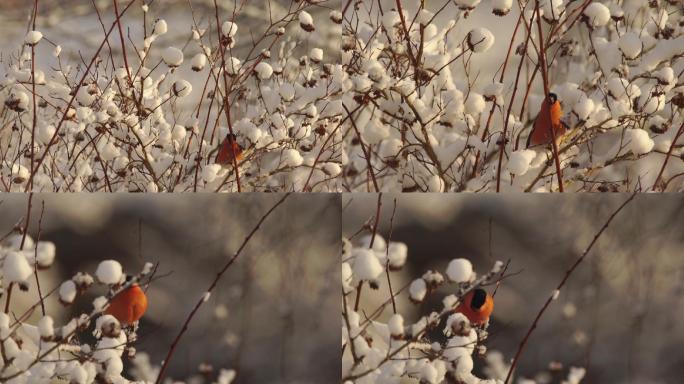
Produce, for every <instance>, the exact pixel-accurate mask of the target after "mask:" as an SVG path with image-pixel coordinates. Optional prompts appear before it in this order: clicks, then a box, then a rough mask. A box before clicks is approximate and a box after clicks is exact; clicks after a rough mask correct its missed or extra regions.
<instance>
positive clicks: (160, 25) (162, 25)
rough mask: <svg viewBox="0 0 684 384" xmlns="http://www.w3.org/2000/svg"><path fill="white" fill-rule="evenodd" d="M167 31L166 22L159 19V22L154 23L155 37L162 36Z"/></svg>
mask: <svg viewBox="0 0 684 384" xmlns="http://www.w3.org/2000/svg"><path fill="white" fill-rule="evenodd" d="M167 30H168V25H167V24H166V20H164V19H159V20H157V22H156V23H154V34H155V35H163V34H165V33H166V31H167Z"/></svg>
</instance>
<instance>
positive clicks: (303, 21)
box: [299, 11, 314, 32]
mask: <svg viewBox="0 0 684 384" xmlns="http://www.w3.org/2000/svg"><path fill="white" fill-rule="evenodd" d="M299 25H300V26H301V27H302V29H304V30H305V31H307V32H311V31H313V30H314V24H313V17H311V14H310V13H309V12H307V11H301V12H299Z"/></svg>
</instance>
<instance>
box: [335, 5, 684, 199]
mask: <svg viewBox="0 0 684 384" xmlns="http://www.w3.org/2000/svg"><path fill="white" fill-rule="evenodd" d="M345 5H346V6H345V7H344V13H343V17H344V21H343V37H342V39H343V43H342V62H343V66H344V74H345V78H344V81H343V83H342V84H343V96H342V107H343V108H344V109H345V112H344V121H343V131H344V132H345V137H344V138H345V143H346V145H345V146H344V156H343V165H344V170H343V172H344V175H345V177H344V180H343V186H344V190H352V191H376V190H377V191H433V190H444V191H508V190H512V191H533V192H534V191H557V190H561V191H562V190H567V191H633V190H653V191H665V190H667V191H681V190H684V178H682V175H684V162H683V161H682V156H683V155H684V152H683V150H682V147H683V145H684V138H682V133H684V113H683V108H684V85H683V84H682V81H683V80H684V77H682V76H683V73H684V55H683V54H684V27H683V26H682V25H684V23H683V21H684V8H682V7H681V3H680V2H677V1H636V0H628V1H617V0H601V1H592V0H584V1H567V0H553V1H537V0H529V1H522V2H512V1H491V2H480V1H465V0H463V1H460V0H459V1H454V2H448V1H445V2H425V1H380V2H375V1H373V2H351V1H350V2H345ZM520 7H522V9H521V8H520ZM548 93H554V94H555V95H556V97H557V98H558V100H559V101H560V103H561V107H562V112H563V113H562V115H561V119H560V122H559V123H560V124H563V125H567V127H568V128H569V129H568V131H567V133H566V134H564V135H563V134H560V133H559V134H558V135H559V137H557V138H556V140H555V141H554V140H549V143H548V144H546V145H536V146H531V147H530V148H529V149H527V148H526V141H527V138H528V137H529V136H530V134H531V131H532V127H533V123H534V121H535V119H537V118H538V117H539V116H541V118H546V116H545V115H542V112H543V113H548V112H546V110H544V111H541V112H540V110H541V104H542V100H543V99H544V98H545V95H546V94H548ZM560 124H558V126H559V127H560ZM546 130H547V132H548V133H550V132H549V127H548V125H547V126H546ZM552 142H553V143H552ZM435 179H437V181H436V180H435Z"/></svg>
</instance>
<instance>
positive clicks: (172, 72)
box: [0, 1, 345, 192]
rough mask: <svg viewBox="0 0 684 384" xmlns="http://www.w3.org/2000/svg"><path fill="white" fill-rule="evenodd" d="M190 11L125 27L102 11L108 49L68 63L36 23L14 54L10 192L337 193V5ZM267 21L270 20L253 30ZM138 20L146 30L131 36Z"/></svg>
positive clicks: (1, 175)
mask: <svg viewBox="0 0 684 384" xmlns="http://www.w3.org/2000/svg"><path fill="white" fill-rule="evenodd" d="M30 3H31V8H33V2H30ZM96 3H97V4H96ZM104 3H110V4H109V6H110V7H111V3H113V4H115V5H116V4H117V2H116V1H114V2H104ZM104 3H103V2H95V3H93V4H92V7H103V6H107V5H106V4H104ZM119 3H123V2H121V1H119ZM181 3H183V5H182V6H184V7H188V12H187V13H186V15H188V16H189V15H190V13H192V18H191V17H186V18H184V19H182V21H178V20H176V21H175V22H174V23H177V25H171V21H168V22H167V21H165V20H164V19H157V18H156V17H155V16H154V12H155V8H161V7H163V5H162V4H160V3H150V5H148V4H146V2H143V3H142V11H140V6H141V2H126V4H119V5H118V7H115V9H110V11H116V13H114V16H116V15H117V14H118V15H120V18H118V19H116V18H115V20H114V21H113V22H110V20H111V19H110V20H108V19H106V18H105V17H104V14H103V15H101V13H102V11H101V10H99V9H94V10H93V11H96V12H97V14H95V12H93V14H92V17H93V21H94V22H96V23H98V19H99V20H100V23H101V24H100V23H98V24H97V25H98V26H101V31H100V36H97V37H96V38H97V41H98V45H97V46H96V47H94V48H92V49H85V48H84V49H83V51H82V52H81V51H80V49H79V52H68V51H66V50H65V51H62V48H61V46H60V45H59V44H60V43H61V42H60V41H55V40H53V39H52V38H50V37H51V36H47V35H45V36H44V33H43V32H41V31H40V28H41V25H40V23H38V25H36V22H35V16H36V15H34V20H33V21H30V23H31V24H32V27H33V28H30V32H28V33H27V34H26V35H25V38H24V39H23V41H21V44H20V46H21V48H20V49H19V50H17V51H16V52H12V53H11V54H10V53H9V52H5V55H3V57H5V56H6V57H11V59H10V61H9V62H7V61H5V60H3V65H4V66H5V68H3V69H4V70H5V71H4V72H5V73H4V76H3V77H2V79H0V124H1V126H2V133H0V161H1V163H0V179H1V180H2V182H1V183H0V189H1V190H3V191H29V190H31V191H90V192H93V191H106V192H112V191H148V192H171V191H173V192H183V191H198V190H206V191H212V192H213V191H264V190H265V191H273V190H293V189H296V190H302V189H306V190H337V189H338V187H337V181H336V180H337V178H338V176H339V175H340V173H341V172H339V171H335V168H336V167H337V168H339V167H340V166H341V162H342V160H341V156H340V153H339V151H333V152H330V151H325V153H320V152H321V149H322V148H323V147H324V146H325V147H326V148H328V146H331V145H334V146H335V147H339V145H340V142H341V140H342V139H341V138H342V135H341V133H342V132H341V131H340V130H338V129H336V127H337V126H338V125H339V123H340V119H341V116H342V112H343V111H342V109H341V107H340V104H339V103H336V102H334V100H335V98H336V95H339V93H340V92H341V90H342V85H341V84H342V81H343V79H344V77H345V75H344V71H343V68H342V66H341V65H340V64H339V49H335V48H330V47H331V46H332V47H335V46H339V36H340V32H339V31H340V28H341V26H340V23H341V17H340V16H339V10H336V9H337V5H338V3H336V2H333V1H315V2H314V1H292V2H272V1H255V2H250V3H254V4H244V2H239V6H238V3H235V4H233V3H232V2H212V1H207V2H202V4H199V5H197V6H196V9H195V7H190V6H189V3H185V2H181ZM218 3H220V4H218ZM229 3H230V4H229ZM257 3H258V4H257ZM174 4H175V6H181V5H179V3H174ZM74 6H75V5H71V4H69V5H66V4H65V5H64V7H65V9H66V10H67V11H68V9H69V7H74ZM233 8H235V9H233ZM133 9H135V11H132V10H133ZM200 9H201V10H203V12H200ZM256 10H258V11H259V16H260V18H261V19H262V20H264V21H265V22H263V23H262V22H260V25H256V26H254V25H249V24H241V20H243V19H244V16H243V15H242V12H251V14H253V13H254V12H255V11H256ZM191 11H192V12H191ZM133 12H139V13H142V15H141V16H142V17H141V19H142V22H143V25H142V26H141V27H142V28H141V30H142V31H141V33H140V34H135V33H131V34H128V35H127V34H126V30H127V29H128V28H131V27H136V28H137V27H138V26H139V23H140V20H141V19H138V18H137V16H135V17H134V16H133V15H131V14H132V13H133ZM37 16H43V15H37ZM43 19H44V18H43ZM43 19H39V20H43ZM167 23H168V24H167ZM178 31H185V32H183V36H182V41H174V42H171V43H170V44H169V43H167V41H168V40H167V39H165V37H164V35H166V34H167V33H168V34H172V33H173V34H175V33H176V32H178ZM331 36H333V38H331ZM334 36H338V37H334ZM176 39H177V40H179V38H176ZM160 41H163V43H161V42H160ZM45 45H53V46H55V49H54V52H53V56H46V55H43V56H41V55H40V54H39V53H38V49H37V48H42V47H43V46H45ZM117 50H118V52H117ZM40 51H41V52H43V50H40ZM72 57H73V58H78V60H72V59H71V58H72ZM188 74H190V75H192V76H193V78H194V79H195V81H194V82H193V81H191V80H190V78H189V77H188V78H185V77H186V75H187V76H190V75H188ZM232 135H234V137H236V140H235V141H236V143H235V149H231V148H230V147H229V146H228V145H227V144H226V140H227V138H228V137H229V136H232ZM323 143H325V144H323ZM224 147H225V148H224ZM219 159H222V160H219ZM207 168H208V169H207Z"/></svg>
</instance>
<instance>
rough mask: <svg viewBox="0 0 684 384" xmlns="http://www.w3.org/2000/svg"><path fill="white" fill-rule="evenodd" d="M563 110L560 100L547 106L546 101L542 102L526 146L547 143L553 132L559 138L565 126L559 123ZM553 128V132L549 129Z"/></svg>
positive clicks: (549, 141)
mask: <svg viewBox="0 0 684 384" xmlns="http://www.w3.org/2000/svg"><path fill="white" fill-rule="evenodd" d="M562 115H563V111H562V109H561V105H560V102H558V101H556V102H555V103H553V105H551V106H550V107H549V103H548V101H546V100H544V101H543V102H542V106H541V110H540V111H539V115H537V118H536V119H535V120H534V127H533V128H532V133H531V134H530V139H529V141H528V147H530V146H535V145H543V144H549V143H551V141H552V140H553V137H554V134H555V137H556V138H559V137H561V136H563V135H564V134H565V131H566V129H565V126H564V125H563V124H561V117H562ZM552 128H553V133H552V132H551V129H552Z"/></svg>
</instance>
